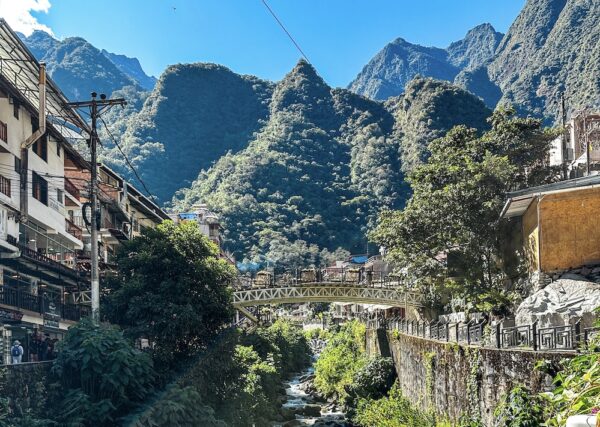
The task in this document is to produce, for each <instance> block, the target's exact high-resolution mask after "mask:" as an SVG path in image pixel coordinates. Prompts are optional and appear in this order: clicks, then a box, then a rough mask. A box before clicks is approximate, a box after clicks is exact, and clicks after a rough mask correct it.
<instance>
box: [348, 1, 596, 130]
mask: <svg viewBox="0 0 600 427" xmlns="http://www.w3.org/2000/svg"><path fill="white" fill-rule="evenodd" d="M396 44H397V41H395V42H393V43H390V44H389V45H388V46H386V47H385V48H384V49H383V50H382V51H381V52H379V53H378V54H377V55H376V56H375V57H374V58H373V59H372V60H371V61H370V62H369V63H368V64H367V65H366V66H365V68H364V69H363V70H362V71H361V73H360V74H359V75H358V76H357V78H356V79H355V80H354V81H353V82H352V83H351V84H350V86H349V87H350V89H351V90H353V91H355V92H357V93H359V94H362V95H365V96H368V97H371V98H374V99H386V98H389V97H391V96H395V95H398V94H400V93H402V92H403V91H404V89H405V87H406V84H407V83H408V81H410V80H411V79H412V78H413V77H414V76H415V75H416V74H417V73H419V74H422V75H424V76H429V77H435V78H438V79H442V80H449V81H452V80H454V82H455V83H456V84H458V85H459V86H461V87H463V88H465V89H467V90H469V91H470V92H472V93H473V94H475V95H477V96H479V97H480V98H481V99H483V100H484V101H485V103H486V104H487V105H488V106H489V107H494V106H495V105H496V104H497V103H498V102H500V103H502V104H507V103H509V104H513V105H515V106H516V107H517V109H518V110H519V111H520V113H522V114H531V115H533V116H536V117H539V118H543V119H544V120H545V121H546V122H547V123H548V124H551V123H553V122H554V121H555V120H556V119H557V118H558V117H559V114H560V113H559V105H560V102H559V100H560V94H561V93H562V92H564V94H565V97H566V99H567V105H568V107H569V109H570V111H573V110H577V109H581V108H586V107H592V108H593V107H600V2H598V1H597V0H528V1H527V3H526V4H525V6H524V8H523V10H522V11H521V13H520V14H519V16H518V17H517V18H516V19H515V22H514V23H513V24H512V26H511V27H510V29H509V31H508V33H507V34H506V35H504V36H502V34H500V33H498V32H496V31H495V30H494V29H493V27H492V26H491V25H489V24H482V25H479V26H477V27H475V28H473V29H472V30H470V31H469V32H468V33H467V35H466V36H465V38H464V39H462V40H460V41H457V42H455V43H452V44H451V45H450V46H449V47H448V48H447V49H445V50H441V49H437V50H435V48H423V47H422V46H416V45H411V44H410V43H407V42H404V41H403V44H402V46H406V47H405V49H404V50H402V49H398V48H394V46H395V45H396ZM407 50H409V51H410V52H416V53H413V54H412V57H413V58H415V59H416V62H415V64H419V65H418V66H417V65H414V64H411V62H410V60H409V59H407V58H410V57H411V54H410V53H409V54H407V53H406V51H407ZM434 51H435V52H436V54H435V55H428V56H423V55H425V54H424V52H434ZM432 57H434V58H435V60H433V59H432Z"/></svg>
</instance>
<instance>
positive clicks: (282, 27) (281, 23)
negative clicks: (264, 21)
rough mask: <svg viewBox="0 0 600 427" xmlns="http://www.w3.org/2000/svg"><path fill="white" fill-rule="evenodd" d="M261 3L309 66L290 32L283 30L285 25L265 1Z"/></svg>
mask: <svg viewBox="0 0 600 427" xmlns="http://www.w3.org/2000/svg"><path fill="white" fill-rule="evenodd" d="M262 3H263V4H264V5H265V7H266V8H267V9H268V11H269V12H270V13H271V15H273V18H275V20H276V21H277V23H278V24H279V26H280V27H281V29H283V31H285V33H286V34H287V36H288V37H289V38H290V40H291V41H292V43H294V46H296V49H298V51H299V52H300V54H301V55H302V56H303V57H304V59H306V62H308V63H309V64H310V63H311V62H310V61H309V60H308V57H307V56H306V54H305V53H304V51H303V50H302V48H301V47H300V45H299V44H298V43H296V40H294V38H293V37H292V35H291V34H290V32H289V31H288V30H287V29H286V28H285V25H283V22H281V20H280V19H279V18H278V17H277V15H275V12H273V9H271V7H270V6H269V5H268V4H267V1H266V0H262Z"/></svg>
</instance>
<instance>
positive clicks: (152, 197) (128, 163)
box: [99, 116, 156, 200]
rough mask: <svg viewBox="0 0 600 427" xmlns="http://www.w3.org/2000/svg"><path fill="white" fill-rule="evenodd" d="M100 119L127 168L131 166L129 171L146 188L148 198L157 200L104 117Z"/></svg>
mask: <svg viewBox="0 0 600 427" xmlns="http://www.w3.org/2000/svg"><path fill="white" fill-rule="evenodd" d="M99 118H100V121H101V122H102V124H103V125H104V128H105V129H106V132H107V133H108V136H109V137H110V139H111V140H112V141H113V142H114V144H115V145H116V146H117V148H118V149H119V151H120V152H121V154H122V155H123V157H124V158H125V162H126V163H127V166H129V169H131V171H132V172H133V174H134V175H135V177H136V178H137V180H138V181H139V182H140V184H142V187H144V190H146V193H147V194H148V196H149V197H150V199H152V200H155V199H156V198H155V197H154V195H152V193H151V192H150V190H148V187H146V184H145V183H144V181H143V180H142V178H141V177H140V176H139V175H138V173H137V171H136V170H135V168H134V167H133V165H132V164H131V162H130V161H129V158H128V157H127V154H125V152H124V151H123V150H122V149H121V146H120V145H119V143H118V142H117V139H116V138H115V137H114V136H113V134H112V132H111V131H110V129H109V128H108V125H107V124H106V122H105V121H104V119H103V118H102V116H100V117H99Z"/></svg>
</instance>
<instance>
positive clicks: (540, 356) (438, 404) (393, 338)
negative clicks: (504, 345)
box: [367, 330, 574, 426]
mask: <svg viewBox="0 0 600 427" xmlns="http://www.w3.org/2000/svg"><path fill="white" fill-rule="evenodd" d="M388 341H389V343H388V344H387V345H388V348H389V350H390V353H391V355H392V358H393V359H394V363H395V365H396V371H397V373H398V379H399V384H400V386H401V388H402V392H403V394H404V396H405V397H407V398H408V399H410V400H411V401H412V402H413V403H414V404H415V405H417V406H419V407H420V408H421V409H422V410H424V411H427V410H435V412H436V413H437V414H438V415H440V416H441V417H444V418H448V419H449V420H450V421H451V422H457V421H458V420H459V419H460V418H461V416H465V417H469V418H477V417H479V418H480V419H481V421H482V422H483V424H484V425H485V426H492V425H493V412H494V408H495V407H496V405H497V404H498V402H499V400H500V398H501V397H502V395H503V394H505V393H506V392H507V391H508V390H510V389H511V388H512V387H513V386H514V385H516V384H524V385H525V386H527V387H528V388H530V389H531V390H532V391H534V392H537V391H543V390H546V389H548V388H549V387H550V386H551V378H550V376H548V375H546V374H544V373H542V372H539V371H537V370H535V369H534V366H535V365H536V363H537V362H538V361H540V360H547V361H549V362H550V363H552V364H557V363H558V362H559V361H560V360H561V359H563V358H565V357H573V355H574V354H573V353H565V352H546V353H542V352H532V351H525V350H503V349H495V348H481V347H475V346H467V345H459V344H456V343H445V342H440V341H435V340H429V339H424V338H418V337H414V336H410V335H404V334H401V333H397V332H390V333H388ZM383 345H384V344H383V342H382V340H381V337H378V334H377V331H375V330H367V351H369V352H370V354H371V355H374V354H381V353H383V352H382V351H381V350H380V346H383Z"/></svg>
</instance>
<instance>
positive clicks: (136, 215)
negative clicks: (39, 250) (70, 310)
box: [65, 165, 169, 301]
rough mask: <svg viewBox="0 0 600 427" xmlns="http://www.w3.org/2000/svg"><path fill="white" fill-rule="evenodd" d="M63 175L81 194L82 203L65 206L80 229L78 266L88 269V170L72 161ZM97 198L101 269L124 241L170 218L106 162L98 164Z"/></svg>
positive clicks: (108, 267) (108, 266)
mask: <svg viewBox="0 0 600 427" xmlns="http://www.w3.org/2000/svg"><path fill="white" fill-rule="evenodd" d="M65 175H66V176H67V177H68V179H69V180H70V182H73V183H74V186H76V187H77V191H78V192H79V194H81V200H82V202H83V204H82V205H79V206H78V205H71V206H70V207H69V208H68V215H69V217H70V218H71V221H72V222H73V223H74V224H76V225H77V226H78V227H80V228H81V229H82V237H83V242H84V247H85V249H86V251H85V252H84V254H82V255H81V256H80V257H79V258H78V265H79V268H80V269H82V270H84V271H89V269H90V254H89V251H90V247H91V234H90V229H89V227H90V226H89V224H87V223H86V221H85V220H84V215H86V217H89V210H88V209H86V208H85V206H86V205H87V203H88V202H89V182H90V178H91V177H90V170H89V169H87V168H82V167H77V166H76V165H72V166H71V167H69V168H65ZM98 200H99V204H100V221H99V223H100V230H99V231H100V232H99V233H98V242H99V245H98V249H99V254H98V255H99V257H100V266H101V273H106V272H109V271H111V269H112V260H113V256H114V254H115V252H116V250H117V248H118V247H119V246H120V245H121V243H122V242H123V241H125V240H129V239H131V238H133V237H136V236H138V235H139V234H140V232H141V230H142V229H144V228H146V227H155V226H156V225H157V224H160V223H161V222H162V221H164V220H166V219H169V216H168V215H167V214H166V213H165V212H164V211H163V210H162V209H161V208H160V207H159V206H158V205H156V203H154V202H153V201H152V200H151V199H150V198H148V197H146V196H144V195H143V194H142V193H141V192H140V191H139V190H138V189H137V188H135V187H134V186H133V185H131V184H128V183H127V181H125V180H124V179H123V178H122V177H121V176H120V175H119V174H117V173H116V172H115V171H113V170H112V169H110V168H109V167H107V166H105V165H102V166H100V167H99V170H98ZM84 211H85V213H84ZM87 222H89V221H87ZM84 299H85V298H84ZM86 301H87V300H86Z"/></svg>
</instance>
